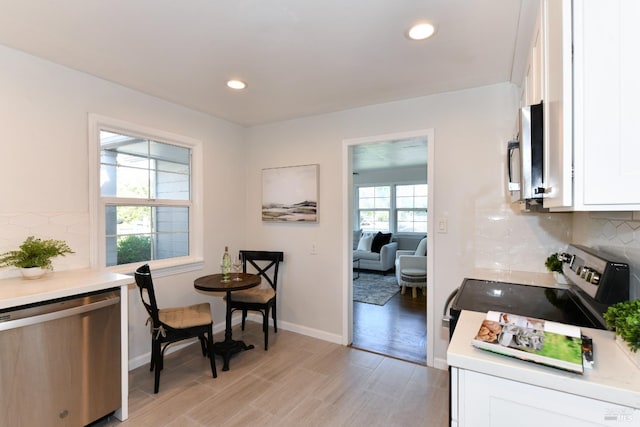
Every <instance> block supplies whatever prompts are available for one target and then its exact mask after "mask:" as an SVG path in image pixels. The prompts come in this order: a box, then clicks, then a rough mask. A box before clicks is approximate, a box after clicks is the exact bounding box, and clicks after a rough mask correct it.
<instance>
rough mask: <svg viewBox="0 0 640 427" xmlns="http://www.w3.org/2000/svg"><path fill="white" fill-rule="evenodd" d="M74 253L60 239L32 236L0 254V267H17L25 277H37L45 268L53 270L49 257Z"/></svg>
mask: <svg viewBox="0 0 640 427" xmlns="http://www.w3.org/2000/svg"><path fill="white" fill-rule="evenodd" d="M72 253H74V252H73V251H72V250H71V248H70V247H69V245H67V243H66V242H64V241H62V240H53V239H50V240H42V239H38V238H35V237H33V236H29V237H27V239H26V240H25V241H24V242H23V243H22V244H21V245H20V247H19V248H18V249H17V250H13V251H8V252H5V253H3V254H0V267H17V268H19V269H20V272H21V273H22V276H23V277H25V278H27V279H37V278H38V277H41V276H42V275H43V274H44V273H46V271H47V270H53V264H52V263H51V259H52V258H55V257H57V256H65V255H66V254H72Z"/></svg>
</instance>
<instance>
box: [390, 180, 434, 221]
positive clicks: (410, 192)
mask: <svg viewBox="0 0 640 427" xmlns="http://www.w3.org/2000/svg"><path fill="white" fill-rule="evenodd" d="M428 189H429V187H428V185H427V184H418V185H396V216H397V219H396V232H397V233H426V232H427V199H428V196H429V190H428Z"/></svg>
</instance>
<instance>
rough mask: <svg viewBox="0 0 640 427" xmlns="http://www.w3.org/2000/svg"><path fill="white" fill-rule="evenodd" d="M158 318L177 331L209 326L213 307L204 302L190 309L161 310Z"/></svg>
mask: <svg viewBox="0 0 640 427" xmlns="http://www.w3.org/2000/svg"><path fill="white" fill-rule="evenodd" d="M158 317H159V318H160V321H161V322H162V323H164V324H166V325H168V326H171V327H172V328H176V329H184V328H190V327H193V326H201V325H208V324H210V323H211V306H210V305H209V303H208V302H203V303H201V304H195V305H190V306H188V307H177V308H161V309H160V310H158Z"/></svg>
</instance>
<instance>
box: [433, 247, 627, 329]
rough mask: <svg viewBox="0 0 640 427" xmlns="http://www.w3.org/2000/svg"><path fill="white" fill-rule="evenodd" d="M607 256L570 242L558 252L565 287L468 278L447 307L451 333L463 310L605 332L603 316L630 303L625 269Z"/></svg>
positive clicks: (612, 257)
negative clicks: (615, 306) (510, 314)
mask: <svg viewBox="0 0 640 427" xmlns="http://www.w3.org/2000/svg"><path fill="white" fill-rule="evenodd" d="M616 258H617V257H615V256H613V255H610V254H608V253H606V252H602V251H596V250H594V249H591V248H587V247H584V246H580V245H574V244H571V245H569V246H568V247H567V250H566V251H565V252H563V253H561V254H560V260H561V261H562V270H563V273H564V276H565V277H566V278H567V279H568V282H569V284H568V285H564V286H563V285H559V286H557V287H545V286H537V285H525V284H519V283H508V282H499V281H490V280H478V279H473V278H466V279H464V280H463V282H462V285H461V286H460V287H459V288H458V289H457V290H456V291H454V293H452V294H451V295H450V297H449V299H448V300H447V304H446V305H445V315H446V310H447V307H449V304H450V308H449V317H448V322H449V334H450V337H451V336H452V335H453V331H454V330H455V325H456V323H457V321H458V317H459V316H460V312H461V311H462V310H471V311H479V312H486V311H489V310H493V311H502V312H506V313H513V314H520V315H524V316H529V317H535V318H539V319H545V320H551V321H555V322H561V323H567V324H571V325H577V326H581V327H589V328H596V329H606V324H605V321H604V318H603V313H604V312H605V311H606V310H607V308H608V307H609V306H610V305H612V304H615V303H617V302H620V301H626V300H628V299H629V265H628V264H626V263H623V262H620V261H618V260H617V259H616Z"/></svg>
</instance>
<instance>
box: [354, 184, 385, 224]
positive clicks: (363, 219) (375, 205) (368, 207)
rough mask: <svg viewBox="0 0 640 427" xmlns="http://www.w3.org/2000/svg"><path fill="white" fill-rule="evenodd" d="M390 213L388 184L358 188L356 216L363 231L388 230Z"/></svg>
mask: <svg viewBox="0 0 640 427" xmlns="http://www.w3.org/2000/svg"><path fill="white" fill-rule="evenodd" d="M390 213H391V186H390V185H384V186H379V187H359V188H358V217H359V221H360V228H361V229H362V230H363V231H389V230H390V228H389V225H390V224H389V218H390Z"/></svg>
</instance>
